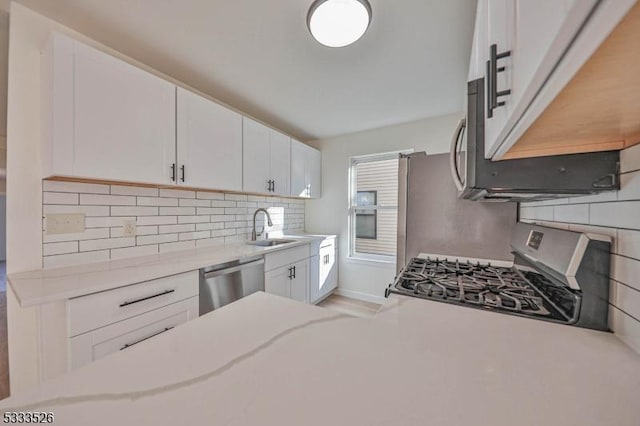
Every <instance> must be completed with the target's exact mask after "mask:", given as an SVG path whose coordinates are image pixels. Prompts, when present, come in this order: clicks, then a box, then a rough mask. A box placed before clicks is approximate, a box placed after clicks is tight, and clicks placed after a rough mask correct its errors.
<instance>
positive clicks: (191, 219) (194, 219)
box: [178, 216, 209, 223]
mask: <svg viewBox="0 0 640 426" xmlns="http://www.w3.org/2000/svg"><path fill="white" fill-rule="evenodd" d="M206 222H209V216H178V223H206Z"/></svg>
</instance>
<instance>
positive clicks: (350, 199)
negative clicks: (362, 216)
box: [347, 149, 413, 264]
mask: <svg viewBox="0 0 640 426" xmlns="http://www.w3.org/2000/svg"><path fill="white" fill-rule="evenodd" d="M411 153H413V149H404V150H399V151H390V152H383V153H378V154H368V155H356V156H351V157H349V166H348V167H349V168H348V182H347V206H348V209H347V218H348V219H347V232H348V234H347V235H348V241H347V246H348V255H347V260H350V261H356V262H359V261H365V262H373V263H390V264H395V263H396V257H397V252H396V253H395V254H394V255H381V254H371V253H359V252H357V251H356V239H357V238H356V235H355V234H356V211H355V210H356V208H357V209H364V210H372V211H373V212H375V214H376V235H377V216H378V213H377V212H378V211H379V210H395V211H396V212H397V214H399V211H398V208H399V206H397V205H396V206H378V205H377V195H376V205H375V206H371V207H369V206H357V207H356V205H355V202H356V201H355V200H356V196H357V193H358V190H357V189H358V188H357V176H356V167H357V165H358V164H361V163H370V162H374V161H385V160H395V159H399V158H400V155H402V154H411ZM361 192H362V191H361ZM376 192H377V191H376Z"/></svg>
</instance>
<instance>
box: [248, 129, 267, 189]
mask: <svg viewBox="0 0 640 426" xmlns="http://www.w3.org/2000/svg"><path fill="white" fill-rule="evenodd" d="M242 133H243V139H242V140H243V142H242V143H243V153H242V176H243V190H244V191H245V192H258V193H269V180H270V179H271V176H270V174H271V170H270V157H271V156H270V133H271V130H270V129H269V128H268V127H267V126H264V125H262V124H260V123H258V122H256V121H254V120H251V119H250V118H247V117H243V118H242Z"/></svg>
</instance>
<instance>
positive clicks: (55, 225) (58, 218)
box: [44, 213, 85, 235]
mask: <svg viewBox="0 0 640 426" xmlns="http://www.w3.org/2000/svg"><path fill="white" fill-rule="evenodd" d="M44 220H45V229H46V232H47V234H48V235H54V234H75V233H79V232H84V229H85V221H84V213H70V214H47V215H45V217H44Z"/></svg>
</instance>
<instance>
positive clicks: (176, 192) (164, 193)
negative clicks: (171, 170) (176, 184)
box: [160, 189, 196, 198]
mask: <svg viewBox="0 0 640 426" xmlns="http://www.w3.org/2000/svg"><path fill="white" fill-rule="evenodd" d="M160 196H161V197H172V198H196V193H195V191H185V190H184V189H161V190H160Z"/></svg>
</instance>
